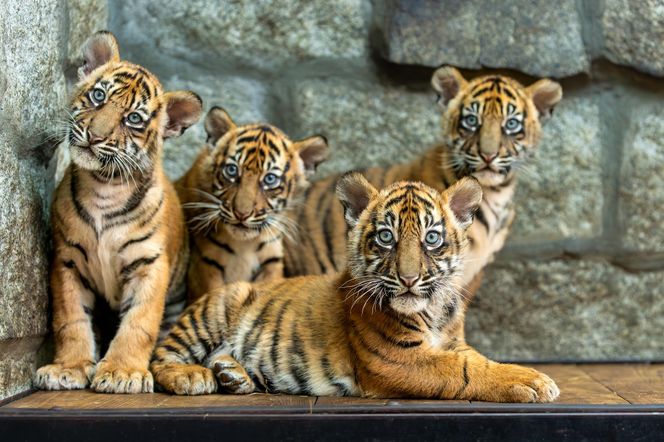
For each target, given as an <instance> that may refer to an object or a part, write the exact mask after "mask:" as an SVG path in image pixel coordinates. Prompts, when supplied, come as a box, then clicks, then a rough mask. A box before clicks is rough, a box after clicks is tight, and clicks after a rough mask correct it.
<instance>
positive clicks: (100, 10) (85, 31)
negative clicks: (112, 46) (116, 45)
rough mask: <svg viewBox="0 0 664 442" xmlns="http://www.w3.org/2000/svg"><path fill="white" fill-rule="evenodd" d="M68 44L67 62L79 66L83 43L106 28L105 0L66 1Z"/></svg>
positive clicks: (106, 4)
mask: <svg viewBox="0 0 664 442" xmlns="http://www.w3.org/2000/svg"><path fill="white" fill-rule="evenodd" d="M67 6H68V8H67V10H68V12H69V44H68V51H67V54H68V55H67V61H68V62H69V63H70V64H71V65H74V66H78V65H80V62H81V61H82V60H81V49H82V48H83V43H85V40H87V39H88V37H89V36H90V35H92V34H93V33H95V32H97V31H101V30H104V29H106V28H107V26H108V1H107V0H68V3H67Z"/></svg>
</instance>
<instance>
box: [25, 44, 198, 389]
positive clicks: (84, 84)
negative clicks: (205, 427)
mask: <svg viewBox="0 0 664 442" xmlns="http://www.w3.org/2000/svg"><path fill="white" fill-rule="evenodd" d="M83 51H84V52H83V55H84V59H85V64H84V65H83V66H82V67H81V68H80V70H79V77H80V81H79V83H78V84H77V89H76V92H75V94H74V97H73V99H72V101H71V105H70V108H69V112H70V119H69V126H68V138H67V140H66V141H67V142H68V149H69V151H70V155H71V159H72V163H71V164H70V165H69V166H68V167H67V169H66V172H65V174H64V177H63V179H62V181H61V182H60V183H59V185H58V187H57V189H56V191H55V197H54V202H53V208H52V213H51V222H52V231H53V241H54V249H55V252H54V259H53V262H52V268H51V291H52V296H53V334H54V337H55V360H54V362H53V364H50V365H46V366H43V367H41V368H40V369H39V370H37V373H36V376H35V386H36V387H37V388H41V389H48V390H70V389H80V388H85V387H87V386H88V385H91V387H92V389H93V390H96V391H98V392H106V393H140V392H151V391H152V390H153V379H152V375H151V373H150V372H149V370H148V366H149V362H150V355H151V354H152V351H153V349H154V346H155V343H156V341H157V337H158V335H159V329H160V322H161V320H162V316H163V313H164V307H165V304H166V303H167V302H171V301H173V302H178V301H179V300H178V299H177V298H178V297H180V298H181V302H180V303H181V304H182V306H184V291H183V283H184V278H185V276H186V265H187V247H186V235H185V232H186V230H185V224H184V217H183V214H182V210H181V208H180V203H179V200H178V197H177V194H176V192H175V188H174V187H173V185H172V184H171V183H170V182H169V180H168V179H167V178H166V176H165V174H164V171H163V169H162V164H161V155H162V145H163V139H164V138H168V137H173V136H177V135H180V134H181V133H182V132H183V131H184V130H185V129H187V128H188V127H189V126H191V125H192V124H194V123H195V122H196V121H197V120H198V119H199V118H200V114H201V109H202V107H201V100H200V98H199V97H198V96H197V95H196V94H194V93H193V92H185V91H177V92H164V91H163V89H162V86H161V84H160V83H159V80H157V78H156V77H155V76H154V75H152V74H151V73H150V72H148V71H147V70H145V69H144V68H143V67H141V66H138V65H135V64H132V63H129V62H127V61H121V60H120V55H119V51H118V44H117V42H116V39H115V37H114V36H113V35H112V34H110V33H108V32H99V33H97V34H94V35H93V36H92V37H90V38H89V39H88V41H87V42H86V43H85V46H84V50H83ZM167 300H168V301H167ZM95 303H97V306H98V307H99V306H100V305H107V306H110V308H111V309H112V310H114V311H115V312H118V313H119V315H118V314H113V319H117V317H118V316H119V318H120V320H119V321H120V322H119V326H118V328H117V331H115V330H114V337H113V339H112V341H111V342H110V345H109V348H108V351H107V352H106V354H105V355H104V357H103V358H102V359H101V360H98V357H99V348H97V346H96V343H95V336H94V333H93V325H95V326H97V325H99V322H105V321H108V320H110V319H109V318H108V316H109V315H106V317H104V318H100V321H99V322H97V321H94V322H95V324H93V320H92V312H93V307H95ZM181 311H182V310H181V309H180V310H179V312H178V313H180V312H181Z"/></svg>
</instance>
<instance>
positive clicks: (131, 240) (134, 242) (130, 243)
mask: <svg viewBox="0 0 664 442" xmlns="http://www.w3.org/2000/svg"><path fill="white" fill-rule="evenodd" d="M156 231H157V229H156V228H155V229H153V230H152V231H150V232H149V233H147V234H146V235H144V236H141V237H140V238H134V239H130V240H129V241H127V242H126V243H124V244H122V247H120V249H118V253H120V252H122V251H123V250H124V249H126V248H127V247H129V246H130V245H132V244H136V243H139V242H143V241H145V240H147V239H150V238H151V237H152V235H154V234H155V232H156Z"/></svg>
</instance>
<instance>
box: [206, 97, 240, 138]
mask: <svg viewBox="0 0 664 442" xmlns="http://www.w3.org/2000/svg"><path fill="white" fill-rule="evenodd" d="M236 127H237V126H236V125H235V123H234V122H233V119H232V118H231V116H230V115H228V112H226V111H225V110H223V109H222V108H220V107H219V106H214V107H213V108H212V109H210V111H209V112H208V113H207V115H206V116H205V132H206V133H207V140H206V143H208V144H209V145H210V146H214V145H215V144H217V141H218V140H219V138H221V137H223V136H224V135H225V134H226V133H228V132H229V131H231V130H233V129H235V128H236Z"/></svg>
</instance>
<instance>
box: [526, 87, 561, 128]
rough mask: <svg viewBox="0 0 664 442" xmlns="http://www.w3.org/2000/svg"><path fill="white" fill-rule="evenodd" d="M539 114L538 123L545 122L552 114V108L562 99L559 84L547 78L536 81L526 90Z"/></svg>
mask: <svg viewBox="0 0 664 442" xmlns="http://www.w3.org/2000/svg"><path fill="white" fill-rule="evenodd" d="M526 91H527V92H528V94H529V95H530V98H531V99H532V100H533V104H534V105H535V107H536V108H537V112H539V119H540V121H545V120H546V119H548V118H549V117H550V116H551V114H552V113H553V108H554V107H555V105H556V104H558V102H559V101H560V100H561V99H562V98H563V88H562V87H561V86H560V84H558V83H556V82H555V81H552V80H549V79H547V78H545V79H543V80H539V81H536V82H535V83H533V84H531V85H530V86H528V87H527V88H526Z"/></svg>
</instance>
